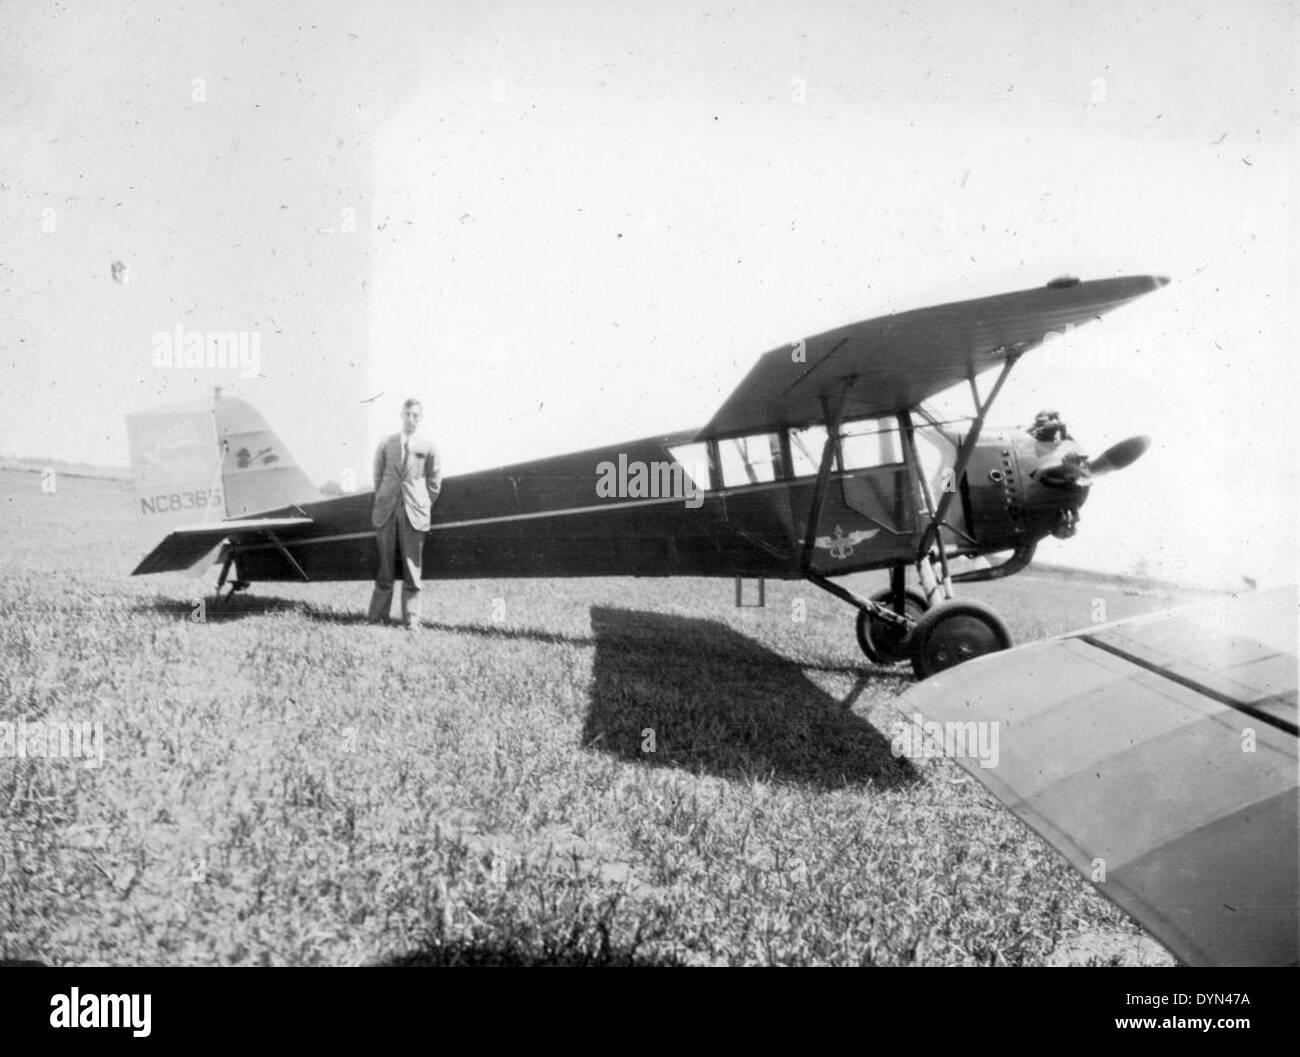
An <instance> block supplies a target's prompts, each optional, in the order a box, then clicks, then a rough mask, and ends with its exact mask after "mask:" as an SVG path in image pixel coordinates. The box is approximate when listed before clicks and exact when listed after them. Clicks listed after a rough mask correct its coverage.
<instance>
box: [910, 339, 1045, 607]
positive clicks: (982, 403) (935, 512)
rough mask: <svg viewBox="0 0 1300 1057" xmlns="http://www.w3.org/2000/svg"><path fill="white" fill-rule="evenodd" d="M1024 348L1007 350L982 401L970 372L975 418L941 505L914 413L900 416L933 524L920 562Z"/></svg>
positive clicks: (945, 579) (946, 589) (948, 582)
mask: <svg viewBox="0 0 1300 1057" xmlns="http://www.w3.org/2000/svg"><path fill="white" fill-rule="evenodd" d="M1022 351H1023V350H1020V349H1013V350H1011V351H1009V352H1008V353H1007V358H1006V359H1005V360H1003V361H1002V369H1001V370H1000V371H998V378H997V381H995V382H994V383H993V388H992V389H991V390H989V395H988V396H987V397H985V399H984V400H980V391H979V387H978V386H976V384H975V375H974V372H972V373H971V375H970V389H971V398H972V399H973V400H974V402H975V417H974V418H973V419H972V420H971V424H970V430H969V431H968V432H967V434H966V436H965V437H964V438H963V439H962V442H961V447H960V448H958V449H957V459H956V462H955V463H954V465H953V468H952V478H951V482H950V485H949V487H947V488H945V489H944V491H943V495H941V496H940V497H939V505H938V506H937V507H936V506H935V505H934V500H933V497H932V496H931V495H930V487H929V485H928V484H927V483H926V481H925V475H924V474H921V473H920V472H919V470H920V462H919V460H918V459H917V455H916V442H915V437H914V431H913V428H912V419H911V415H910V414H909V413H908V412H906V411H904V412H902V413H901V414H900V415H899V418H898V423H899V426H900V428H901V431H902V434H903V441H904V445H905V447H906V450H907V459H908V462H909V464H910V465H911V466H912V467H913V469H914V471H916V472H917V477H918V478H919V479H920V481H921V495H922V497H923V498H924V500H925V507H926V511H925V512H926V516H927V517H928V518H929V523H928V524H927V525H926V526H925V531H924V532H923V533H921V542H920V544H919V545H918V546H917V548H916V560H917V562H918V563H920V562H923V560H924V558H925V555H926V553H927V552H928V551H929V549H930V547H931V545H932V544H934V543H936V542H939V530H940V529H942V528H944V527H945V525H944V518H945V517H946V516H947V514H948V508H949V507H950V506H952V501H953V497H954V496H956V495H957V488H958V482H959V481H961V478H962V474H964V473H965V472H966V465H967V464H968V463H969V462H970V457H971V453H972V452H973V451H974V450H975V445H976V443H977V442H978V441H979V439H980V431H981V430H982V429H983V428H984V419H985V416H987V415H988V413H989V408H991V407H992V406H993V401H994V400H996V399H997V398H998V393H1000V392H1001V391H1002V384H1003V383H1004V382H1005V381H1006V380H1007V376H1008V375H1009V374H1010V373H1011V368H1012V367H1014V366H1015V365H1016V361H1017V360H1019V359H1020V354H1021V352H1022ZM938 550H939V568H940V570H941V572H942V574H943V576H942V587H943V593H944V597H945V598H952V576H951V574H950V573H949V571H948V553H947V548H946V547H943V546H942V545H940V547H939V548H938Z"/></svg>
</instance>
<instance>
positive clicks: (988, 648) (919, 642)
mask: <svg viewBox="0 0 1300 1057" xmlns="http://www.w3.org/2000/svg"><path fill="white" fill-rule="evenodd" d="M908 642H909V645H910V647H911V653H912V671H914V672H915V673H916V677H917V678H918V679H926V678H928V677H929V676H931V675H934V674H935V672H941V671H943V670H944V669H946V668H952V667H954V666H955V665H958V664H961V663H963V662H964V661H969V660H972V659H973V658H975V657H982V656H983V655H984V654H986V653H996V652H997V651H998V650H1006V649H1010V648H1011V632H1010V631H1008V630H1007V626H1006V624H1004V623H1003V622H1002V618H1001V617H1000V616H998V615H997V613H995V612H994V611H993V610H992V609H990V608H989V607H988V606H986V605H984V604H983V603H980V602H971V601H967V600H962V601H960V602H958V601H952V602H943V603H940V604H939V605H937V606H935V607H934V608H933V609H931V610H930V611H929V612H928V613H926V614H925V615H924V616H922V617H921V619H920V620H919V621H917V624H916V627H915V628H914V629H913V631H912V635H911V638H910V639H909V640H908Z"/></svg>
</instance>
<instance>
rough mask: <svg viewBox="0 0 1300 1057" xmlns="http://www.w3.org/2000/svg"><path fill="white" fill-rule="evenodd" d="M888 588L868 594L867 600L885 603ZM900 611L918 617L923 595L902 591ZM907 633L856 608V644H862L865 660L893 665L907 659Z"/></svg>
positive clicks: (887, 599) (918, 592)
mask: <svg viewBox="0 0 1300 1057" xmlns="http://www.w3.org/2000/svg"><path fill="white" fill-rule="evenodd" d="M892 594H893V593H892V592H891V591H888V590H886V591H878V592H877V593H876V594H874V595H872V596H871V601H873V602H879V603H880V604H881V605H885V606H887V605H889V604H890V598H891V597H892ZM903 599H904V601H903V611H904V613H906V614H907V616H908V617H909V618H910V619H911V620H913V621H916V620H920V619H921V617H922V615H924V613H925V611H926V609H928V608H929V607H928V606H927V605H926V601H925V595H923V594H921V592H920V591H913V590H911V589H908V590H907V591H904V592H903ZM909 640H910V636H909V634H908V632H906V631H904V630H903V629H902V628H900V627H899V626H898V625H897V624H891V623H889V621H887V620H881V619H880V617H878V616H876V615H875V614H871V613H868V612H867V611H866V610H865V609H859V610H858V645H859V646H861V647H862V652H863V653H865V654H866V655H867V659H868V660H870V661H872V662H874V663H875V664H897V663H898V662H899V661H905V660H907V658H908V656H909V653H910V651H909V649H908V642H909Z"/></svg>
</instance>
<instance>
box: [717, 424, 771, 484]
mask: <svg viewBox="0 0 1300 1057" xmlns="http://www.w3.org/2000/svg"><path fill="white" fill-rule="evenodd" d="M718 459H719V460H720V461H721V463H722V483H723V484H724V485H725V486H726V487H728V488H740V487H743V486H744V485H747V484H762V483H764V482H765V481H774V480H776V477H777V472H778V471H777V468H778V466H779V465H780V462H781V441H780V438H779V437H778V435H777V434H775V433H758V434H755V435H754V436H752V437H728V438H727V439H726V440H720V441H718Z"/></svg>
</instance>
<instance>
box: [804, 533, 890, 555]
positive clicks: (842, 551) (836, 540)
mask: <svg viewBox="0 0 1300 1057" xmlns="http://www.w3.org/2000/svg"><path fill="white" fill-rule="evenodd" d="M879 531H880V529H865V530H859V531H857V532H850V533H848V534H847V535H846V534H845V532H844V529H843V528H841V527H840V526H839V525H836V526H835V535H833V536H818V537H817V539H816V541H815V542H814V543H813V546H814V547H820V548H822V550H828V551H830V552H831V557H832V558H836V559H838V560H840V561H843V560H844V559H845V558H847V557H848V556H849V555H850V554H852V553H853V548H854V547H856V546H857V545H858V544H859V543H862V542H864V541H865V540H869V539H871V537H872V536H874V535H875V534H876V533H877V532H879Z"/></svg>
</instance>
